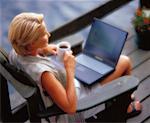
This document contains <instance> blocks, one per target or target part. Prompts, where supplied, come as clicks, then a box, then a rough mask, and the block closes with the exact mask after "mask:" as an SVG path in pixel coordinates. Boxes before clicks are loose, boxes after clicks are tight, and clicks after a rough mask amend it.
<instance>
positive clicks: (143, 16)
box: [133, 7, 150, 50]
mask: <svg viewBox="0 0 150 123" xmlns="http://www.w3.org/2000/svg"><path fill="white" fill-rule="evenodd" d="M133 25H134V27H135V31H136V32H137V37H138V38H137V39H138V40H137V44H138V47H139V48H141V49H144V50H150V9H149V8H146V7H140V8H138V9H137V10H136V12H135V17H134V19H133Z"/></svg>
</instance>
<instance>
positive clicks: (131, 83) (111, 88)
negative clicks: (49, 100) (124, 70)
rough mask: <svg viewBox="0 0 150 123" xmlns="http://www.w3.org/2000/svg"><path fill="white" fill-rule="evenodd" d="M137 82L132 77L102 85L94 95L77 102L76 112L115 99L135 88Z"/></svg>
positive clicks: (121, 78)
mask: <svg viewBox="0 0 150 123" xmlns="http://www.w3.org/2000/svg"><path fill="white" fill-rule="evenodd" d="M138 84H139V80H138V79H137V78H136V77H133V76H124V77H120V78H118V79H116V80H113V81H112V82H110V83H108V84H106V85H103V86H102V88H101V89H100V90H99V91H97V92H96V93H95V94H94V95H89V96H88V97H87V98H83V99H82V100H80V101H79V102H78V106H77V107H78V109H77V111H84V110H87V109H90V108H92V107H95V106H97V105H100V104H102V103H104V102H106V101H108V100H110V99H112V98H114V97H117V96H119V95H121V94H123V93H125V92H127V91H129V90H131V89H135V88H137V86H138Z"/></svg>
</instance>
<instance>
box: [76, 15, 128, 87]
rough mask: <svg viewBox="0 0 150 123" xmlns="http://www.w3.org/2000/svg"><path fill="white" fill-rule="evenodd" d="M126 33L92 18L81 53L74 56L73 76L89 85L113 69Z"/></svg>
mask: <svg viewBox="0 0 150 123" xmlns="http://www.w3.org/2000/svg"><path fill="white" fill-rule="evenodd" d="M127 35H128V33H127V32H126V31H123V30H121V29H119V28H117V27H114V26H112V25H110V24H107V23H104V22H102V21H101V20H100V19H97V18H94V19H93V22H92V25H91V29H90V32H89V35H88V38H87V40H86V42H85V45H84V48H83V51H82V53H80V54H79V55H77V57H76V61H77V64H76V69H75V77H76V79H78V80H79V81H80V82H83V83H84V84H87V85H91V84H93V83H95V82H98V81H100V80H102V79H103V78H104V77H106V76H107V75H109V74H110V73H112V72H113V71H114V70H115V67H116V65H117V62H118V59H119V57H120V54H121V51H122V49H123V46H124V44H125V41H126V38H127Z"/></svg>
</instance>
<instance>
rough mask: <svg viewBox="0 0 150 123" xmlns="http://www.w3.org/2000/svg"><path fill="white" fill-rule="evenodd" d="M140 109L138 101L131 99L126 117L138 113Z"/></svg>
mask: <svg viewBox="0 0 150 123" xmlns="http://www.w3.org/2000/svg"><path fill="white" fill-rule="evenodd" d="M141 111H142V105H141V103H140V102H139V101H132V102H131V104H130V105H129V107H128V110H127V119H128V118H131V117H134V116H137V115H139V114H140V113H141Z"/></svg>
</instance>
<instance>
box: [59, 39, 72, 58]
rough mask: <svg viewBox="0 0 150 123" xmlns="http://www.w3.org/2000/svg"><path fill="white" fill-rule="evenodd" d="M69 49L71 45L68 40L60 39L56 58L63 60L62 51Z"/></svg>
mask: <svg viewBox="0 0 150 123" xmlns="http://www.w3.org/2000/svg"><path fill="white" fill-rule="evenodd" d="M70 50H71V45H70V43H69V42H67V41H62V42H60V43H58V44H57V56H58V60H60V61H63V59H64V53H65V52H66V51H70Z"/></svg>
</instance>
